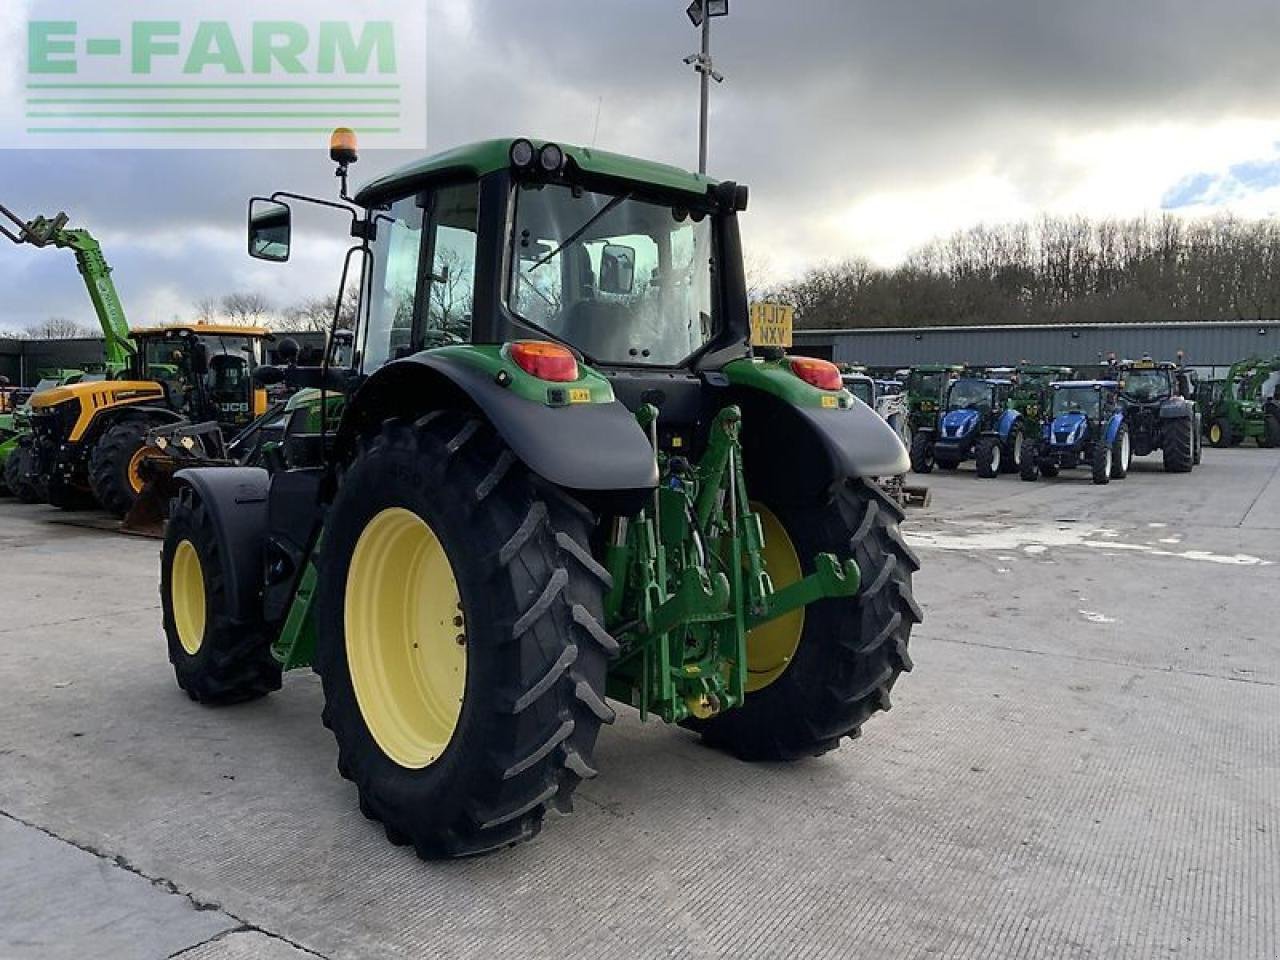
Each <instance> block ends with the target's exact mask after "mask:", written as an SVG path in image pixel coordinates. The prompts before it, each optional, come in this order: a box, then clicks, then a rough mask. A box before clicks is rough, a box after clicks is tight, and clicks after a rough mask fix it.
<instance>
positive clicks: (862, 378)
mask: <svg viewBox="0 0 1280 960" xmlns="http://www.w3.org/2000/svg"><path fill="white" fill-rule="evenodd" d="M840 380H841V382H843V383H844V388H845V389H846V390H848V391H849V392H850V393H852V394H853V395H854V396H855V397H857V398H858V399H859V400H861V401H862V402H863V403H865V404H866V405H867V406H868V407H870V408H871V409H872V410H874V409H875V408H876V401H877V400H878V398H879V390H878V389H877V386H876V381H874V380H872V379H871V378H870V377H868V376H867V375H866V374H865V373H842V374H840Z"/></svg>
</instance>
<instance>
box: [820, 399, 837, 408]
mask: <svg viewBox="0 0 1280 960" xmlns="http://www.w3.org/2000/svg"><path fill="white" fill-rule="evenodd" d="M822 405H823V406H824V407H838V406H840V398H839V397H823V398H822Z"/></svg>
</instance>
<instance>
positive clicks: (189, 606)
mask: <svg viewBox="0 0 1280 960" xmlns="http://www.w3.org/2000/svg"><path fill="white" fill-rule="evenodd" d="M169 598H170V600H171V601H172V603H173V623H174V626H176V627H177V628H178V642H179V643H181V644H182V649H183V650H185V651H187V653H189V654H191V655H192V656H195V655H196V654H197V653H199V652H200V645H201V644H202V643H204V620H205V599H204V568H203V567H202V566H201V565H200V554H198V553H196V548H195V546H194V545H193V544H192V543H191V541H190V540H183V541H182V542H181V543H179V544H178V549H177V550H175V551H174V552H173V569H172V570H170V571H169Z"/></svg>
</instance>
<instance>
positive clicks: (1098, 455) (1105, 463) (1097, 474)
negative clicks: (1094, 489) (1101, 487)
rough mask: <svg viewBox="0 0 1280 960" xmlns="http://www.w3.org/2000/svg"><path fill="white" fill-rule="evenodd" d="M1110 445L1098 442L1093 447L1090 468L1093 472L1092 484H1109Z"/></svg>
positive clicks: (1101, 441)
mask: <svg viewBox="0 0 1280 960" xmlns="http://www.w3.org/2000/svg"><path fill="white" fill-rule="evenodd" d="M1113 459H1114V458H1113V457H1112V450H1111V444H1109V443H1107V442H1106V441H1105V440H1100V441H1098V442H1097V443H1095V444H1094V445H1093V458H1092V462H1091V464H1090V466H1091V467H1092V470H1093V482H1094V483H1097V484H1105V483H1110V482H1111V462H1112V460H1113Z"/></svg>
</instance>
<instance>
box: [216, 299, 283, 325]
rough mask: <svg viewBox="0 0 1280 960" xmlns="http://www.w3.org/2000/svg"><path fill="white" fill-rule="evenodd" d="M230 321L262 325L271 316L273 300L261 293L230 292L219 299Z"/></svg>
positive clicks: (238, 323) (237, 323)
mask: <svg viewBox="0 0 1280 960" xmlns="http://www.w3.org/2000/svg"><path fill="white" fill-rule="evenodd" d="M218 303H219V306H220V307H221V308H222V314H223V316H225V317H226V318H227V321H228V322H229V323H233V324H236V325H239V326H245V327H249V326H262V325H263V324H265V323H266V322H267V320H268V319H269V318H270V316H271V301H270V300H268V299H267V298H266V297H265V296H264V295H263V294H261V293H253V292H247V291H246V292H239V293H228V294H226V295H225V296H223V297H222V299H221V300H219V301H218Z"/></svg>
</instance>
